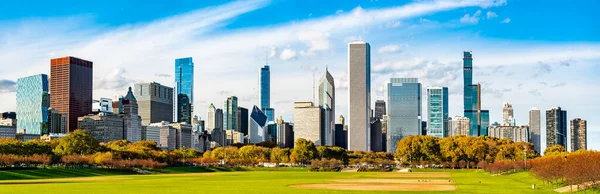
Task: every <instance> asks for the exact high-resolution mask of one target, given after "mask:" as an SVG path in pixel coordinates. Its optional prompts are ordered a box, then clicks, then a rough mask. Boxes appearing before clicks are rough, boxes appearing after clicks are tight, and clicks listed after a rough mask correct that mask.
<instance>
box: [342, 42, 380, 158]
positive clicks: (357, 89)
mask: <svg viewBox="0 0 600 194" xmlns="http://www.w3.org/2000/svg"><path fill="white" fill-rule="evenodd" d="M370 53H371V46H370V45H369V43H367V42H364V41H356V42H351V43H350V44H348V79H349V80H348V149H349V150H357V151H369V150H370V148H371V142H370V141H371V123H370V112H371V54H370ZM388 149H389V148H388Z"/></svg>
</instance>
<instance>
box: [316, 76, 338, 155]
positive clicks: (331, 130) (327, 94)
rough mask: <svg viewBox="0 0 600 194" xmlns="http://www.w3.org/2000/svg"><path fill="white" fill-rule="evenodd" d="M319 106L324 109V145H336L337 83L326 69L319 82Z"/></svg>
mask: <svg viewBox="0 0 600 194" xmlns="http://www.w3.org/2000/svg"><path fill="white" fill-rule="evenodd" d="M318 93H319V106H321V108H323V111H324V115H323V119H324V120H323V122H324V123H325V124H324V128H323V130H324V145H328V146H333V145H334V144H335V83H334V79H333V76H331V74H330V73H329V71H328V70H327V69H325V74H323V77H321V80H319V92H318Z"/></svg>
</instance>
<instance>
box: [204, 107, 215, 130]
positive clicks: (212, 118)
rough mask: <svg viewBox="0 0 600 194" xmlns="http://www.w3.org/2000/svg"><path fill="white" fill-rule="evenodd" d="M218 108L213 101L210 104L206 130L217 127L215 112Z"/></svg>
mask: <svg viewBox="0 0 600 194" xmlns="http://www.w3.org/2000/svg"><path fill="white" fill-rule="evenodd" d="M216 111H217V110H216V109H215V105H213V104H212V103H211V104H210V106H208V114H207V115H206V122H207V123H206V130H207V131H212V130H213V129H214V128H215V119H216V118H215V112H216Z"/></svg>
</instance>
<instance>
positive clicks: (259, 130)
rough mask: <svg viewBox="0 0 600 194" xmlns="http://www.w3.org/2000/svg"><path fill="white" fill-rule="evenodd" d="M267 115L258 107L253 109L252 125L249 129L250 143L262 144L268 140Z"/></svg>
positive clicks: (251, 115)
mask: <svg viewBox="0 0 600 194" xmlns="http://www.w3.org/2000/svg"><path fill="white" fill-rule="evenodd" d="M266 126H267V115H266V114H265V113H264V112H263V111H262V110H260V109H259V108H258V107H257V106H254V107H253V108H252V113H251V114H250V123H249V128H248V142H249V143H252V144H254V143H260V142H264V141H266V140H267V131H266V128H265V127H266Z"/></svg>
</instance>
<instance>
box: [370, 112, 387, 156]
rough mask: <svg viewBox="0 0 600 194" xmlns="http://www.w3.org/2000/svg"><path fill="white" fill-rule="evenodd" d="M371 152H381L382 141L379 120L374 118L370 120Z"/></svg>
mask: <svg viewBox="0 0 600 194" xmlns="http://www.w3.org/2000/svg"><path fill="white" fill-rule="evenodd" d="M370 151H373V152H382V151H384V150H383V141H382V132H381V120H379V119H378V118H374V119H373V120H372V121H371V150H370Z"/></svg>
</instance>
